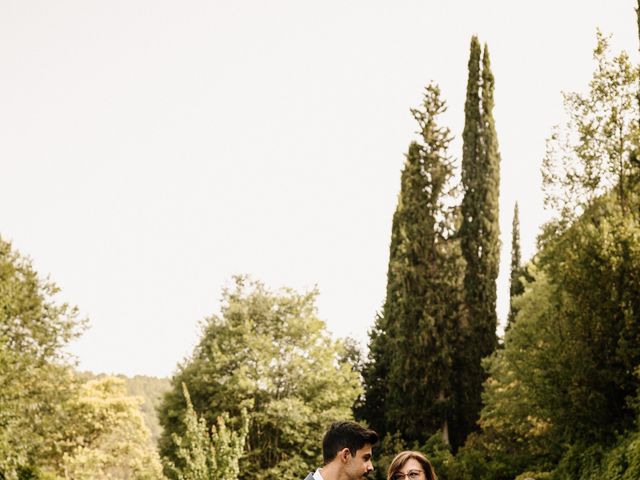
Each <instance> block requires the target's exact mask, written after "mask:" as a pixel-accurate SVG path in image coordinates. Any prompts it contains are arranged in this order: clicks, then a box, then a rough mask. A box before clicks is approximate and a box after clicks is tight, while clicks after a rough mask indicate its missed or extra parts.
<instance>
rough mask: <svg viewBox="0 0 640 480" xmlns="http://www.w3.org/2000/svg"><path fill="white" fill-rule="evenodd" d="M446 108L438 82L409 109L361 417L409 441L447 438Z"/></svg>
mask: <svg viewBox="0 0 640 480" xmlns="http://www.w3.org/2000/svg"><path fill="white" fill-rule="evenodd" d="M445 110H446V106H445V103H444V102H443V101H442V100H441V99H440V90H439V88H438V87H437V86H436V85H434V84H431V85H429V86H427V88H426V89H425V95H424V100H423V104H422V108H421V109H414V110H412V114H413V116H414V118H415V119H416V121H417V122H418V125H419V127H420V130H419V134H420V137H421V138H420V142H412V143H411V145H410V146H409V151H408V153H407V156H406V161H405V165H404V168H403V170H402V175H401V187H400V195H399V197H398V205H397V208H396V212H395V214H394V218H393V228H392V239H391V250H390V257H389V270H388V276H387V297H386V301H385V305H384V310H383V314H382V316H381V317H380V318H379V319H378V321H377V322H376V327H375V329H374V330H373V331H372V332H371V343H370V356H369V363H368V365H367V369H365V375H364V376H365V385H366V391H365V405H367V403H368V410H363V413H365V415H364V418H366V419H367V420H369V421H370V422H371V424H372V425H374V426H376V427H378V425H377V424H379V423H382V422H380V420H379V418H376V416H375V415H376V414H379V413H382V414H383V415H384V421H383V426H384V430H382V431H383V432H384V431H389V432H394V431H395V430H398V431H399V432H400V433H401V435H402V436H403V438H404V439H405V440H407V441H413V440H417V441H425V440H426V439H428V438H429V437H430V436H431V435H432V434H433V433H434V432H436V431H441V432H442V433H441V434H442V435H443V437H444V438H445V440H446V441H448V430H449V411H450V407H449V405H450V402H451V388H450V376H451V344H452V343H453V342H452V339H451V336H452V334H453V332H455V330H456V326H457V322H458V315H459V310H460V295H459V294H460V291H461V289H460V280H461V278H462V277H461V269H460V261H459V260H460V256H459V251H458V250H457V248H456V247H457V245H456V243H455V242H454V240H453V232H454V231H455V227H454V221H455V208H453V207H452V205H451V203H452V201H451V200H452V193H453V192H452V188H451V183H450V181H451V177H452V174H453V164H452V161H451V159H450V157H449V155H448V152H447V148H448V145H449V142H450V141H451V135H450V132H449V129H447V128H443V127H440V126H439V125H438V117H439V116H440V115H441V114H442V113H443V112H444V111H445Z"/></svg>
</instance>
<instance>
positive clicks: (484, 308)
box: [452, 36, 500, 446]
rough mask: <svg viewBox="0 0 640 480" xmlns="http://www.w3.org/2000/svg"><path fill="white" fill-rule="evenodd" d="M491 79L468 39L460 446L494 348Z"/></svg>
mask: <svg viewBox="0 0 640 480" xmlns="http://www.w3.org/2000/svg"><path fill="white" fill-rule="evenodd" d="M493 90H494V77H493V73H492V72H491V66H490V60H489V51H488V48H487V46H486V45H485V47H484V51H482V49H481V47H480V42H479V41H478V39H477V37H475V36H474V37H473V38H472V39H471V48H470V54H469V77H468V81H467V99H466V103H465V126H464V131H463V149H462V150H463V151H462V185H463V188H464V197H463V199H462V204H461V217H462V223H461V225H460V232H459V235H460V245H461V251H462V255H463V257H464V259H465V262H466V267H465V274H464V305H465V309H466V314H467V318H468V322H467V323H465V324H463V325H462V327H463V328H461V331H460V334H461V338H460V341H459V343H458V346H457V349H456V356H455V371H456V377H455V397H456V403H457V405H456V428H455V429H453V431H452V443H453V444H454V446H460V445H461V444H462V443H463V442H464V439H465V438H466V436H467V435H468V434H469V432H471V431H472V430H474V429H475V428H476V427H475V424H476V420H477V419H478V415H479V412H480V409H481V397H480V395H481V390H482V382H483V381H484V379H485V373H484V371H483V369H482V366H481V361H482V358H484V357H486V356H488V355H490V354H491V353H492V352H493V351H494V350H495V348H496V346H497V336H496V326H497V316H496V299H497V292H496V279H497V277H498V265H499V255H500V242H499V235H500V232H499V224H498V197H499V183H500V175H499V172H500V154H499V152H498V140H497V134H496V130H495V125H494V120H493V106H494V100H493Z"/></svg>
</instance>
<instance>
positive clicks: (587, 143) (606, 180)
mask: <svg viewBox="0 0 640 480" xmlns="http://www.w3.org/2000/svg"><path fill="white" fill-rule="evenodd" d="M593 58H594V61H595V63H596V68H595V70H594V73H593V77H592V79H591V82H590V83H589V92H588V93H586V94H580V93H576V92H571V93H565V94H564V103H565V111H566V113H567V120H566V122H565V123H564V125H563V126H562V128H560V127H556V128H555V129H554V132H553V134H552V135H551V137H550V138H549V139H548V140H547V152H546V155H545V158H544V162H543V169H542V176H543V184H544V191H545V204H546V205H547V206H549V207H551V208H552V209H554V210H555V211H556V212H557V213H558V215H559V219H558V226H559V227H560V228H566V227H567V226H568V225H570V224H571V222H572V221H574V220H575V219H576V218H578V216H579V215H580V214H581V213H582V212H584V211H585V210H586V209H587V208H588V207H589V206H590V205H591V204H592V203H593V202H594V201H595V200H596V199H597V198H599V197H600V196H602V195H603V194H605V193H607V192H610V191H613V192H615V194H614V195H615V197H616V201H617V203H618V204H619V205H620V206H621V208H622V209H623V213H627V212H631V211H632V210H631V209H630V207H629V205H628V203H629V198H628V195H627V193H628V192H629V191H630V188H631V187H632V186H633V184H634V183H635V176H636V174H637V163H636V164H634V163H633V161H632V160H633V158H634V157H633V155H631V153H633V152H634V151H635V148H636V145H637V139H638V125H639V122H640V109H639V108H638V104H637V103H636V100H637V95H638V86H637V82H638V67H637V66H635V65H632V64H631V63H630V61H629V56H628V55H627V53H626V52H621V53H620V54H619V55H617V56H615V57H611V56H610V55H609V39H608V38H607V37H605V36H604V35H602V34H601V33H600V32H598V37H597V45H596V48H595V49H594V51H593Z"/></svg>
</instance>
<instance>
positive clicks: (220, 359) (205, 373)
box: [159, 277, 361, 479]
mask: <svg viewBox="0 0 640 480" xmlns="http://www.w3.org/2000/svg"><path fill="white" fill-rule="evenodd" d="M316 295H317V293H316V292H315V291H312V292H308V293H304V294H299V293H296V292H294V291H292V290H289V289H285V290H282V291H280V292H277V293H274V292H271V291H269V290H267V289H266V288H265V287H264V285H263V284H262V283H260V282H257V281H251V280H249V279H247V278H246V277H237V278H236V279H235V286H234V288H233V289H229V290H225V291H224V292H223V307H222V314H221V315H220V316H217V315H215V316H212V317H210V318H208V319H207V320H206V322H205V323H204V325H203V330H202V337H201V339H200V341H199V343H198V345H197V347H196V348H195V350H194V353H193V355H192V356H191V358H190V359H188V360H187V361H186V362H185V363H184V364H182V365H180V367H179V369H178V373H177V374H176V375H175V376H174V378H173V379H172V387H173V388H172V390H171V391H170V392H169V393H168V394H167V395H165V397H164V400H163V402H162V405H161V407H160V412H159V413H160V421H161V424H162V425H163V427H164V432H163V436H162V437H161V441H160V445H161V449H162V453H163V455H164V456H165V457H166V458H167V459H168V460H170V461H172V462H174V463H175V465H176V466H177V467H178V468H181V467H182V466H183V464H182V463H181V461H180V458H179V457H178V456H177V449H176V448H175V444H174V442H173V439H172V434H174V433H175V434H177V435H178V436H181V435H182V434H183V433H184V422H183V416H184V412H185V405H184V401H183V394H182V388H181V385H182V383H184V384H186V385H187V386H188V387H189V392H190V395H191V400H192V402H193V407H194V409H195V410H196V411H198V412H199V413H200V415H201V416H202V418H204V421H205V422H206V423H207V424H208V425H211V424H214V423H215V421H216V419H217V417H219V416H220V415H222V414H223V412H228V414H229V421H228V422H225V423H227V424H228V425H229V426H230V427H231V428H232V429H238V428H240V424H241V421H242V414H241V412H242V410H243V409H246V410H247V412H248V415H249V419H250V427H249V433H248V436H247V447H246V455H245V456H244V457H243V458H242V459H241V461H240V471H241V473H242V478H247V479H254V478H255V479H258V478H274V477H276V476H277V477H278V478H283V479H294V478H295V479H297V478H298V477H300V476H304V475H305V474H306V473H308V471H310V470H312V469H315V468H316V467H317V465H319V463H320V460H321V452H320V449H321V441H322V434H323V432H324V429H325V428H326V426H327V425H328V424H329V423H330V422H331V421H333V420H336V419H344V418H349V417H350V415H351V407H352V405H353V403H354V401H355V399H356V398H357V397H358V395H359V394H360V392H361V387H360V381H359V380H360V378H359V374H358V372H357V371H356V370H355V369H354V368H353V366H352V365H350V364H349V363H348V360H347V359H348V358H349V355H348V353H349V350H348V349H347V348H345V346H344V344H343V342H341V341H334V340H332V339H331V338H330V337H329V335H328V334H327V332H326V329H325V325H324V322H322V321H321V320H319V319H318V318H317V316H316V308H315V297H316Z"/></svg>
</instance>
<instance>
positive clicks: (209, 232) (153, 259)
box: [0, 0, 638, 376]
mask: <svg viewBox="0 0 640 480" xmlns="http://www.w3.org/2000/svg"><path fill="white" fill-rule="evenodd" d="M635 6H636V4H635V2H634V1H633V0H609V1H606V2H605V1H604V0H597V1H596V0H562V1H551V0H539V1H537V2H523V1H514V0H458V1H455V0H451V1H448V2H442V1H435V0H398V1H394V2H390V1H381V0H349V1H345V0H324V1H315V2H311V1H306V0H290V1H285V0H270V1H264V0H209V1H205V0H183V1H180V2H175V1H168V0H109V1H107V0H103V1H95V0H68V1H51V0H46V1H44V0H43V1H31V0H16V1H12V0H0V165H1V166H2V174H1V176H0V182H1V183H0V185H1V187H0V235H1V236H2V238H4V239H5V240H9V241H11V242H12V244H13V246H14V248H16V249H17V250H19V251H20V252H21V253H22V254H23V255H25V256H28V257H29V258H30V259H31V260H32V262H33V265H34V267H35V269H36V270H37V271H38V272H40V273H41V274H42V275H43V276H49V277H50V278H51V280H53V281H54V282H55V283H56V284H57V285H58V286H59V287H60V289H61V292H60V294H59V295H58V298H59V301H67V302H70V303H71V304H74V305H77V306H78V308H79V310H80V316H81V317H82V318H85V319H87V320H88V325H89V328H88V329H87V331H86V332H85V333H84V334H83V335H82V336H81V338H80V339H79V340H77V341H75V342H74V343H73V344H72V345H71V346H70V350H71V351H72V353H73V354H74V355H76V356H77V360H78V364H79V368H80V369H82V370H91V371H94V372H96V373H97V372H101V373H123V374H127V375H135V374H146V375H154V376H168V375H171V374H172V373H173V372H175V370H176V368H177V365H178V362H180V361H182V360H183V359H184V358H185V357H186V356H188V355H189V353H190V352H191V350H192V348H193V346H194V345H195V343H196V342H197V340H198V337H199V334H200V325H201V322H202V320H203V319H205V318H206V317H208V316H210V315H212V314H217V313H218V312H219V308H220V299H221V292H222V289H223V288H224V287H225V286H229V285H230V284H231V280H232V276H233V275H235V274H250V275H251V276H252V277H254V278H256V279H259V280H261V281H263V282H264V283H265V284H266V285H268V286H269V287H270V288H272V289H277V288H279V287H283V286H287V287H293V288H295V289H298V290H308V289H311V288H314V287H317V288H318V290H319V292H320V295H319V297H318V301H317V305H318V315H319V317H320V318H322V319H323V320H324V321H325V322H326V324H327V329H328V330H329V331H330V332H331V334H332V335H334V336H335V337H344V336H351V337H353V338H355V339H356V340H358V341H359V342H360V343H361V345H362V346H363V348H364V347H366V343H367V338H368V337H367V333H368V330H369V328H370V327H371V326H372V324H373V321H374V318H375V315H376V312H377V311H379V310H380V308H381V306H382V303H383V302H384V296H385V288H386V270H387V262H388V256H389V252H388V250H389V240H390V234H391V218H392V215H393V211H394V210H395V206H396V200H397V195H398V191H399V187H400V171H401V168H402V165H403V160H404V153H405V152H406V150H407V147H408V145H409V142H410V141H411V140H412V139H414V138H416V135H415V132H416V130H417V125H416V124H415V121H414V120H413V119H412V117H411V115H410V112H409V109H410V108H413V107H417V106H418V105H419V104H420V102H421V98H422V92H423V90H424V87H425V85H427V84H428V83H429V82H430V81H434V82H436V83H438V84H439V85H440V88H441V90H442V96H443V98H444V99H445V100H446V101H447V104H448V106H449V110H448V111H447V113H446V114H445V115H444V116H443V118H442V123H443V124H444V125H446V126H448V127H449V128H451V131H452V133H453V135H454V136H455V140H454V142H453V143H452V146H451V151H450V153H451V155H452V156H453V157H454V158H457V159H458V161H459V160H460V157H461V148H462V146H461V142H460V136H461V133H462V128H463V122H464V99H465V88H466V75H467V60H468V53H469V41H470V38H471V36H472V35H474V34H477V35H478V36H479V39H480V41H481V42H483V43H484V42H486V43H487V44H488V47H489V51H490V53H491V60H492V68H493V72H494V75H495V79H496V87H495V88H496V90H495V103H496V106H495V110H494V117H495V122H496V128H497V132H498V139H499V143H500V152H501V156H502V163H501V192H500V226H501V233H502V256H501V269H500V277H499V279H498V316H499V319H500V321H501V322H504V320H505V319H506V314H507V310H508V289H509V285H508V282H509V281H508V276H509V261H510V248H511V245H510V244H511V219H512V215H513V206H514V202H516V201H518V202H519V207H520V224H521V232H520V236H521V244H522V250H523V254H524V257H525V258H529V257H530V256H531V255H532V254H533V253H534V251H535V238H536V235H537V233H538V231H539V227H540V225H541V224H542V223H543V222H544V221H545V220H546V219H547V218H548V212H545V211H544V209H543V201H542V192H541V180H540V165H541V160H542V157H543V155H544V148H545V139H546V138H547V137H548V136H549V134H550V132H551V128H552V126H553V125H554V124H558V123H560V122H562V119H563V114H562V112H563V107H562V96H561V92H562V91H584V90H585V89H586V87H587V85H588V81H589V78H590V74H591V71H592V67H593V63H592V57H591V54H592V50H593V47H594V46H595V38H596V29H597V28H598V27H599V28H600V29H601V30H602V31H604V32H605V33H612V34H613V35H614V36H613V40H612V46H613V50H614V51H618V50H619V49H625V50H627V51H628V52H629V53H630V54H631V56H632V58H633V59H637V53H636V52H637V50H638V36H637V31H636V18H635V12H634V7H635Z"/></svg>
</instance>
